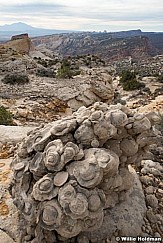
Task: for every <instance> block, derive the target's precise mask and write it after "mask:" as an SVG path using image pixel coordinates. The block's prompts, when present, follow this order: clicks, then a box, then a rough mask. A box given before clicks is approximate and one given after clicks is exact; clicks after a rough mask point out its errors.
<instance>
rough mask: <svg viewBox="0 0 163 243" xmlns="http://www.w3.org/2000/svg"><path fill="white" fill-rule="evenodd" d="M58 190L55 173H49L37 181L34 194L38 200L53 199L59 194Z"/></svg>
mask: <svg viewBox="0 0 163 243" xmlns="http://www.w3.org/2000/svg"><path fill="white" fill-rule="evenodd" d="M58 191H59V189H58V187H55V186H54V183H53V175H52V174H47V175H45V176H44V177H43V178H41V179H40V180H38V181H37V182H36V183H35V185H34V186H33V191H32V196H33V197H34V199H35V200H38V201H45V200H51V199H52V198H54V197H56V196H57V194H58Z"/></svg>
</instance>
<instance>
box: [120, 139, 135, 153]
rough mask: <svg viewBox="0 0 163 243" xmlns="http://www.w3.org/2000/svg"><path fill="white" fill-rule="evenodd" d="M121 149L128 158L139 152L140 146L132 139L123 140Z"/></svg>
mask: <svg viewBox="0 0 163 243" xmlns="http://www.w3.org/2000/svg"><path fill="white" fill-rule="evenodd" d="M120 147H121V150H122V151H123V153H124V155H126V156H133V155H134V154H136V153H137V152H138V144H137V143H136V141H135V140H134V138H132V137H128V138H124V139H122V141H121V143H120Z"/></svg>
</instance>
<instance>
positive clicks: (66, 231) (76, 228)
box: [57, 215, 82, 238]
mask: <svg viewBox="0 0 163 243" xmlns="http://www.w3.org/2000/svg"><path fill="white" fill-rule="evenodd" d="M81 230H82V225H81V222H80V220H77V219H72V218H71V217H69V216H66V215H65V216H64V217H63V218H62V224H61V226H60V227H59V228H57V232H58V233H59V234H60V235H61V236H63V237H65V238H72V237H74V236H76V235H78V234H79V233H80V232H81Z"/></svg>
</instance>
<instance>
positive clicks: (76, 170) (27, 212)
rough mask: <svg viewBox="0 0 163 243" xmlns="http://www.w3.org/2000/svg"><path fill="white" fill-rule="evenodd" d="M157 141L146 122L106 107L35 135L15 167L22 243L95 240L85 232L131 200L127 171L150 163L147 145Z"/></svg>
mask: <svg viewBox="0 0 163 243" xmlns="http://www.w3.org/2000/svg"><path fill="white" fill-rule="evenodd" d="M155 141H156V137H155V132H154V129H153V126H152V124H151V122H150V120H149V119H148V118H147V117H146V116H144V115H143V114H139V113H133V112H132V111H130V110H128V109H127V108H126V107H124V106H121V105H112V106H108V105H107V104H104V103H95V104H94V105H93V106H90V107H88V108H86V107H81V108H80V109H79V110H78V111H77V112H75V113H74V114H73V115H72V116H69V117H66V118H63V119H61V120H58V121H55V122H52V123H49V124H48V125H45V126H41V127H39V128H36V129H35V130H33V131H32V132H31V133H30V134H29V136H28V137H26V138H25V139H24V140H23V142H22V143H21V145H20V146H19V148H18V150H17V153H16V155H15V158H14V160H13V162H12V169H13V180H12V183H11V195H12V197H13V199H14V203H15V205H16V206H17V208H18V209H19V211H20V217H21V220H20V222H21V223H22V224H21V226H20V227H21V228H20V229H21V233H22V234H21V239H20V242H23V243H25V242H31V243H36V242H41V243H49V242H67V243H68V242H72V241H71V240H69V238H72V237H77V240H78V242H80V237H84V238H85V241H84V242H89V240H92V236H91V235H93V233H92V234H91V233H89V232H94V231H95V230H97V229H99V228H100V227H101V226H102V224H103V221H104V212H105V214H107V213H108V212H110V210H114V207H115V206H116V205H118V204H120V203H121V202H122V201H125V200H126V197H128V196H129V197H130V193H131V191H132V188H133V184H134V177H133V175H132V173H130V171H129V169H128V165H129V164H136V165H139V164H140V162H141V160H142V159H143V158H145V159H146V158H150V153H149V152H148V146H149V145H150V144H152V143H154V142H155ZM112 212H113V211H112ZM105 216H106V215H105ZM81 232H85V235H84V236H81V235H80V234H81ZM87 232H88V233H87ZM108 234H109V233H108ZM102 237H103V236H101V238H99V237H98V239H97V241H96V242H101V240H103V238H102ZM107 237H109V235H107ZM84 238H83V239H84ZM93 242H95V241H93Z"/></svg>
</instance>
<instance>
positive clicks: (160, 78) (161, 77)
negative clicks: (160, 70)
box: [157, 74, 163, 83]
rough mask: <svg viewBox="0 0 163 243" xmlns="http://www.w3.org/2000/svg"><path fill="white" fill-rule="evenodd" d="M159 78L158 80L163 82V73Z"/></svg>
mask: <svg viewBox="0 0 163 243" xmlns="http://www.w3.org/2000/svg"><path fill="white" fill-rule="evenodd" d="M157 80H158V82H160V83H163V74H161V75H159V76H158V78H157Z"/></svg>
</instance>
